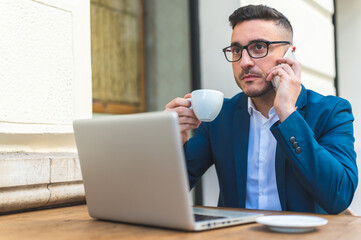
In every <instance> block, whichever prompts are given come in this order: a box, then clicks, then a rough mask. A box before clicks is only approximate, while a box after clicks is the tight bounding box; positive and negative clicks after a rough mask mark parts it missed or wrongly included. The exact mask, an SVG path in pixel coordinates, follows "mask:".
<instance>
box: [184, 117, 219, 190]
mask: <svg viewBox="0 0 361 240" xmlns="http://www.w3.org/2000/svg"><path fill="white" fill-rule="evenodd" d="M208 128H209V125H208V123H202V124H201V125H200V126H199V127H198V129H197V130H196V131H195V132H194V135H193V136H192V138H190V139H189V140H188V141H187V142H186V143H185V144H184V146H183V148H184V153H185V157H186V165H187V171H188V179H189V186H190V189H192V188H193V187H194V185H195V184H196V183H197V181H198V180H199V179H200V177H201V176H202V175H203V174H204V173H205V172H206V171H207V169H208V168H209V167H210V166H211V165H212V164H213V159H212V154H211V147H210V142H209V136H208V134H209V132H208Z"/></svg>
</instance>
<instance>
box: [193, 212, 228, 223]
mask: <svg viewBox="0 0 361 240" xmlns="http://www.w3.org/2000/svg"><path fill="white" fill-rule="evenodd" d="M193 216H194V220H195V221H196V222H199V221H208V220H214V219H222V218H226V217H221V216H210V215H202V214H193Z"/></svg>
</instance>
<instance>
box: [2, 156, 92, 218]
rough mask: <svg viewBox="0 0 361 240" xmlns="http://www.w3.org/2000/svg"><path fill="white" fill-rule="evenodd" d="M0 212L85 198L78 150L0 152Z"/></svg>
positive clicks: (81, 200)
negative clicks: (74, 151)
mask: <svg viewBox="0 0 361 240" xmlns="http://www.w3.org/2000/svg"><path fill="white" fill-rule="evenodd" d="M0 186H1V187H0V212H1V213H4V212H12V211H20V210H27V209H33V208H42V207H49V206H53V205H59V204H65V203H76V202H83V201H85V194H84V187H83V184H82V177H81V171H80V164H79V159H78V156H77V154H75V153H0Z"/></svg>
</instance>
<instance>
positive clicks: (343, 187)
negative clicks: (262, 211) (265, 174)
mask: <svg viewBox="0 0 361 240" xmlns="http://www.w3.org/2000/svg"><path fill="white" fill-rule="evenodd" d="M328 107H329V106H328ZM325 109H326V108H325ZM314 115H315V116H309V117H311V118H315V119H316V120H312V121H314V123H313V124H312V128H311V127H310V125H309V124H308V123H307V121H306V120H305V118H304V117H303V116H301V114H300V113H299V112H298V111H295V112H294V113H292V114H291V115H290V116H289V117H288V118H287V119H286V120H285V121H284V122H282V123H281V124H279V125H275V126H273V127H272V128H271V131H272V133H273V135H274V137H275V138H276V140H277V142H278V143H279V144H280V146H281V148H282V149H283V150H284V152H285V153H286V155H287V160H286V161H287V163H288V164H291V166H292V169H293V174H294V176H295V178H296V179H297V180H298V181H299V182H300V183H301V184H302V185H303V186H304V188H305V189H307V191H308V192H309V194H310V195H311V196H312V197H313V198H314V199H315V201H316V202H317V203H318V204H319V205H320V206H321V207H322V208H323V209H324V210H325V211H327V212H328V213H333V214H336V213H339V212H342V211H343V210H345V209H346V208H347V207H348V206H349V205H350V204H351V201H352V198H353V195H354V192H355V190H356V187H357V183H358V172H357V166H356V153H355V151H354V140H355V139H354V136H353V119H354V118H353V115H352V111H351V105H350V103H349V102H348V101H346V100H344V99H341V100H340V101H338V102H337V103H336V104H335V107H334V108H333V109H330V108H328V109H327V111H326V110H325V111H324V112H322V110H321V109H320V110H319V111H318V112H317V113H316V111H315V114H314Z"/></svg>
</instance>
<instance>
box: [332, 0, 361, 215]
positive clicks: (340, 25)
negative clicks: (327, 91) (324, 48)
mask: <svg viewBox="0 0 361 240" xmlns="http://www.w3.org/2000/svg"><path fill="white" fill-rule="evenodd" d="M336 7H337V8H336V16H337V20H336V22H337V25H336V28H337V54H338V84H339V93H340V96H341V97H343V98H346V99H348V100H349V101H350V102H351V105H352V110H353V115H354V117H355V121H354V132H355V139H356V141H355V149H356V153H357V155H358V156H360V155H361V141H360V137H361V101H360V89H361V71H360V63H361V61H360V56H361V45H360V44H359V42H361V29H360V27H359V26H360V25H361V14H360V9H361V2H360V1H359V0H349V1H347V2H346V1H340V0H338V1H336ZM357 163H358V167H359V177H360V176H361V175H360V166H361V165H360V163H361V161H360V157H358V161H357ZM359 185H360V183H359ZM351 209H352V210H353V211H354V212H355V213H356V214H357V215H361V190H360V187H358V189H357V190H356V194H355V198H354V201H353V202H352V205H351Z"/></svg>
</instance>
